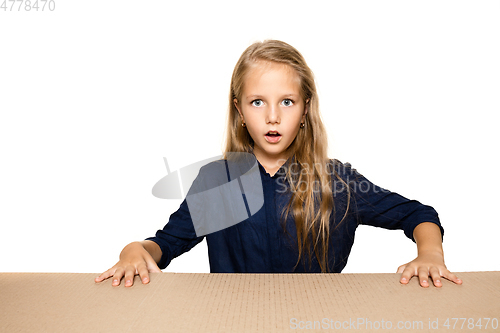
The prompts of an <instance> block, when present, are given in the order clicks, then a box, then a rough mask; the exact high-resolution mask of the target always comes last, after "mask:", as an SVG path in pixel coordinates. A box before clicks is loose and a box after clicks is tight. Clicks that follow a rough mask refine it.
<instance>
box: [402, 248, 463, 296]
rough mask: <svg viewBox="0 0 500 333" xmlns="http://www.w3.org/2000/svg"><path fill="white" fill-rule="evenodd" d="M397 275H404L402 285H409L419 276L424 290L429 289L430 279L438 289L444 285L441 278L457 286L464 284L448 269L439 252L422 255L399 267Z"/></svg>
mask: <svg viewBox="0 0 500 333" xmlns="http://www.w3.org/2000/svg"><path fill="white" fill-rule="evenodd" d="M397 273H402V274H401V279H400V280H399V282H401V283H402V284H407V283H408V282H410V279H411V278H412V277H413V276H418V279H419V280H420V285H421V286H422V287H424V288H427V287H429V278H431V279H432V282H433V283H434V286H436V287H441V286H442V285H443V284H442V283H441V277H444V278H445V279H447V280H450V281H452V282H454V283H456V284H462V280H460V279H459V278H457V277H456V276H455V274H453V273H452V272H450V271H449V270H448V269H447V268H446V265H445V264H444V259H443V255H442V254H441V253H439V252H426V253H421V254H419V256H418V257H417V258H415V259H414V260H413V261H410V262H409V263H407V264H404V265H401V266H399V267H398V271H397Z"/></svg>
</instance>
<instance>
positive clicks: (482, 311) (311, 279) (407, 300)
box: [0, 272, 500, 333]
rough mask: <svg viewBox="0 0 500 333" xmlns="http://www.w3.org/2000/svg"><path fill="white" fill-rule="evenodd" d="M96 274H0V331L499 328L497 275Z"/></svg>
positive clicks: (499, 304) (366, 330)
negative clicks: (128, 283)
mask: <svg viewBox="0 0 500 333" xmlns="http://www.w3.org/2000/svg"><path fill="white" fill-rule="evenodd" d="M97 275H98V274H60V273H55V274H49V273H41V274H38V273H1V274H0V332H65V333H69V332H132V331H133V332H293V331H303V330H307V331H310V330H311V329H313V328H314V327H316V330H318V331H323V330H325V331H339V332H340V331H342V332H344V331H351V330H352V331H365V332H373V331H385V330H392V331H395V332H397V331H404V332H413V331H415V332H436V331H438V332H439V331H446V332H457V331H460V332H471V331H473V332H500V325H499V320H500V289H499V283H500V272H466V273H457V275H458V276H459V277H460V278H461V279H462V280H463V285H454V284H453V283H451V282H449V281H447V280H445V279H443V287H442V288H435V287H429V288H422V287H420V286H419V285H418V281H417V279H416V278H413V279H412V280H411V281H410V283H409V284H408V285H401V284H400V283H399V277H400V275H399V274H187V273H163V274H160V273H156V274H152V276H151V282H150V283H149V284H147V285H142V284H141V282H140V281H139V279H138V277H136V280H135V283H134V286H133V287H131V288H125V287H124V286H123V283H122V284H121V285H120V286H119V287H112V286H111V281H110V280H106V281H104V282H102V283H99V284H96V283H95V282H94V278H95V277H96V276H97ZM454 318H456V319H454ZM487 318H489V319H487ZM479 325H481V327H480V326H479ZM486 325H488V326H486Z"/></svg>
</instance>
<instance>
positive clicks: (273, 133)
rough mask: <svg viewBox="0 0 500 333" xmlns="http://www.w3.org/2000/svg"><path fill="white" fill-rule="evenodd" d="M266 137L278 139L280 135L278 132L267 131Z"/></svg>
mask: <svg viewBox="0 0 500 333" xmlns="http://www.w3.org/2000/svg"><path fill="white" fill-rule="evenodd" d="M266 136H270V137H279V136H281V134H280V133H279V132H278V131H269V132H267V133H266Z"/></svg>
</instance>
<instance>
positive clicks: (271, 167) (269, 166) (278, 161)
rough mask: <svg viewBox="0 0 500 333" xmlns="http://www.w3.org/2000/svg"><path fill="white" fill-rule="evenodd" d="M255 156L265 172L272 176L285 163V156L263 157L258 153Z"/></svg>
mask: <svg viewBox="0 0 500 333" xmlns="http://www.w3.org/2000/svg"><path fill="white" fill-rule="evenodd" d="M255 158H257V160H258V161H259V163H260V164H261V165H262V166H263V167H264V169H265V170H266V172H267V173H268V174H270V175H271V177H272V176H274V174H275V173H276V172H277V171H278V170H279V169H280V168H281V167H282V166H283V164H285V163H286V161H287V159H288V158H287V157H280V158H264V157H262V156H259V155H255Z"/></svg>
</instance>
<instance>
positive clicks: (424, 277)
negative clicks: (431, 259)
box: [418, 267, 429, 288]
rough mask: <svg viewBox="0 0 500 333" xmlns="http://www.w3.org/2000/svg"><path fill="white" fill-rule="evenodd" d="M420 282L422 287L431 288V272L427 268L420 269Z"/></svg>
mask: <svg viewBox="0 0 500 333" xmlns="http://www.w3.org/2000/svg"><path fill="white" fill-rule="evenodd" d="M418 280H419V281H420V285H421V286H422V287H424V288H427V287H429V271H428V270H427V268H426V267H419V268H418Z"/></svg>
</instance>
